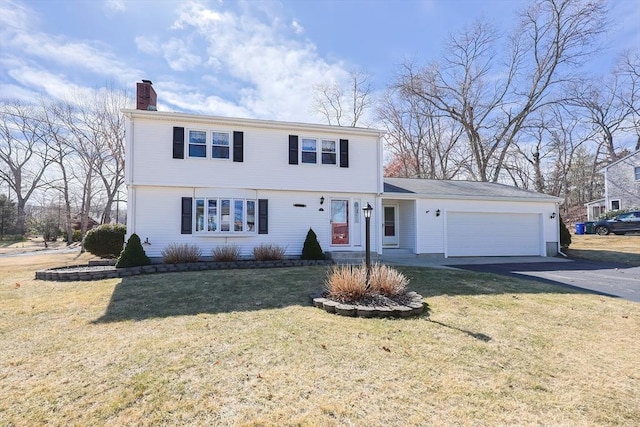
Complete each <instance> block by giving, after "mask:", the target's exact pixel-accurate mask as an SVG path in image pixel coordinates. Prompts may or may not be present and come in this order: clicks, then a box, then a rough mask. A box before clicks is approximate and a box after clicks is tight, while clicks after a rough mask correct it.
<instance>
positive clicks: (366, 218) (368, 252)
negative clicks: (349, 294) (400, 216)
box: [362, 203, 373, 290]
mask: <svg viewBox="0 0 640 427" xmlns="http://www.w3.org/2000/svg"><path fill="white" fill-rule="evenodd" d="M362 211H363V212H364V222H365V240H364V241H365V264H366V267H367V283H366V289H367V290H369V286H370V283H369V279H370V277H371V211H373V208H372V207H371V205H370V204H369V203H367V207H366V208H362Z"/></svg>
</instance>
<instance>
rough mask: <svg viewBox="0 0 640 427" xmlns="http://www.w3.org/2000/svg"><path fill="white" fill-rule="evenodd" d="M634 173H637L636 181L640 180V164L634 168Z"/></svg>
mask: <svg viewBox="0 0 640 427" xmlns="http://www.w3.org/2000/svg"><path fill="white" fill-rule="evenodd" d="M633 174H634V175H635V178H636V181H640V166H635V167H634V168H633Z"/></svg>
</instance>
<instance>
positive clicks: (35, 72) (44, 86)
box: [8, 65, 89, 99]
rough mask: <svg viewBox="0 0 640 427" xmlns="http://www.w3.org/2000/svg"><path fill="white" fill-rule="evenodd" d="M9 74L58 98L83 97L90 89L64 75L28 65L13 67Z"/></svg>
mask: <svg viewBox="0 0 640 427" xmlns="http://www.w3.org/2000/svg"><path fill="white" fill-rule="evenodd" d="M8 74H9V75H10V76H11V77H12V78H13V79H14V80H15V81H17V82H19V83H20V84H21V85H23V86H25V87H29V88H32V89H33V90H35V91H37V92H39V93H45V94H47V95H49V96H51V97H53V98H57V99H68V98H69V97H70V96H78V97H81V96H82V94H83V93H88V92H87V91H88V90H89V89H87V88H85V87H82V86H79V85H76V84H74V83H71V82H69V81H67V80H66V79H65V77H64V76H61V75H57V74H53V73H51V72H49V71H47V70H43V69H39V68H36V67H30V66H27V65H23V66H20V67H16V68H13V69H12V70H10V71H9V73H8Z"/></svg>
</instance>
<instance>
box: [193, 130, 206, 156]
mask: <svg viewBox="0 0 640 427" xmlns="http://www.w3.org/2000/svg"><path fill="white" fill-rule="evenodd" d="M189 157H204V158H206V157H207V132H205V131H201V130H190V131H189Z"/></svg>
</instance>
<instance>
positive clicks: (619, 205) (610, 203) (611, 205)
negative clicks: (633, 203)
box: [609, 199, 622, 211]
mask: <svg viewBox="0 0 640 427" xmlns="http://www.w3.org/2000/svg"><path fill="white" fill-rule="evenodd" d="M614 202H618V207H617V208H616V209H614V208H613V203H614ZM609 207H610V209H611V210H612V211H619V210H620V209H622V203H620V199H611V200H610V201H609Z"/></svg>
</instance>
